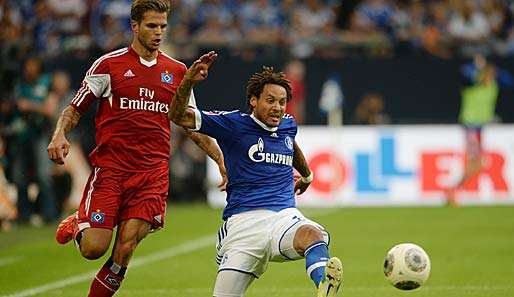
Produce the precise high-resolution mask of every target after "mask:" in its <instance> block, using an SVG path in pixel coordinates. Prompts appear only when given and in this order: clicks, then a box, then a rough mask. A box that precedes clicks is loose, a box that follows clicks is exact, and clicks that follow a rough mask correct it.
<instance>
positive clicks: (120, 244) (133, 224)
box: [88, 219, 151, 297]
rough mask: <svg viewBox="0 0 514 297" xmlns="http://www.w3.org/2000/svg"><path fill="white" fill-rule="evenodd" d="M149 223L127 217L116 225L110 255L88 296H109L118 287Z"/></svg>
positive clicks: (145, 233)
mask: <svg viewBox="0 0 514 297" xmlns="http://www.w3.org/2000/svg"><path fill="white" fill-rule="evenodd" d="M150 227H151V225H150V223H148V222H146V221H144V220H140V219H128V220H125V221H122V222H120V223H119V225H118V230H117V232H116V240H115V241H114V248H113V252H112V255H111V257H110V258H109V260H107V262H106V263H105V264H104V266H103V267H102V268H101V269H100V271H99V272H98V273H97V274H96V277H95V279H94V280H93V282H92V283H91V287H90V288H89V295H88V296H89V297H109V296H112V295H114V293H115V292H116V291H117V290H118V289H119V288H120V286H121V283H122V281H123V279H124V278H125V272H126V271H127V266H128V264H129V262H130V259H131V258H132V254H133V253H134V251H135V249H136V247H137V245H138V243H139V242H140V241H141V240H142V239H143V238H145V236H146V235H148V233H149V232H150Z"/></svg>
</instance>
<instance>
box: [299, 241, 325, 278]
mask: <svg viewBox="0 0 514 297" xmlns="http://www.w3.org/2000/svg"><path fill="white" fill-rule="evenodd" d="M328 259H329V256H328V247H327V244H326V243H325V242H324V241H316V242H314V243H313V244H311V245H310V246H309V247H308V248H307V249H306V250H305V268H306V269H307V274H308V275H309V276H310V278H311V279H312V281H313V282H314V284H315V285H316V287H317V286H318V285H319V283H320V282H321V280H323V274H324V273H325V266H326V265H327V261H328Z"/></svg>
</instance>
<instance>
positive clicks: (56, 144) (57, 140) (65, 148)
mask: <svg viewBox="0 0 514 297" xmlns="http://www.w3.org/2000/svg"><path fill="white" fill-rule="evenodd" d="M80 117H81V114H80V113H79V112H78V111H77V110H75V108H73V107H71V106H68V107H66V108H65V109H64V110H63V111H62V113H61V116H60V117H59V120H57V125H56V127H55V131H54V133H53V136H52V140H51V141H50V144H49V145H48V148H47V151H48V157H49V158H50V160H52V161H54V162H55V163H57V164H59V165H62V164H64V158H66V156H67V155H68V153H69V150H70V143H69V142H68V140H67V139H66V133H68V132H70V131H71V130H72V129H73V128H75V126H77V124H78V122H79V120H80Z"/></svg>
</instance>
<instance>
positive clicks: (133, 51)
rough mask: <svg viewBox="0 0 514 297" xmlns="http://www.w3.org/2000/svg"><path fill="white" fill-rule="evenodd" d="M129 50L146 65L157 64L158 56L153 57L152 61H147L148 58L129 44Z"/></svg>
mask: <svg viewBox="0 0 514 297" xmlns="http://www.w3.org/2000/svg"><path fill="white" fill-rule="evenodd" d="M129 52H131V53H132V54H133V55H135V56H136V57H138V58H139V62H140V63H141V64H143V65H145V66H146V67H152V66H153V65H155V64H157V58H155V59H153V60H152V61H147V60H145V59H143V58H142V57H141V56H140V55H138V53H137V52H136V51H135V50H134V49H133V48H132V47H131V46H129ZM158 53H159V52H158Z"/></svg>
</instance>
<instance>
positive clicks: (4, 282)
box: [0, 205, 514, 297]
mask: <svg viewBox="0 0 514 297" xmlns="http://www.w3.org/2000/svg"><path fill="white" fill-rule="evenodd" d="M303 212H304V214H305V215H307V216H309V217H310V218H312V219H314V220H315V221H317V222H319V223H321V224H323V225H324V226H326V227H327V228H328V229H329V231H330V232H331V236H332V242H331V246H330V248H331V254H332V255H337V256H339V257H340V258H341V260H342V261H343V265H344V277H343V282H344V283H343V289H342V292H341V294H340V296H346V297H375V296H376V297H378V296H380V297H384V296H385V297H396V296H398V297H406V296H412V297H467V296H469V297H471V296H474V297H508V296H514V208H513V207H463V208H457V209H453V208H343V209H304V210H303ZM220 222H221V220H220V210H213V209H210V208H208V207H207V206H203V205H180V206H177V205H172V206H170V207H169V209H168V214H167V225H166V228H165V229H164V230H161V231H159V232H157V233H155V234H151V235H149V236H148V237H147V238H146V239H145V240H144V241H143V242H142V244H141V245H140V246H139V248H138V250H137V251H136V253H135V255H134V258H133V262H132V266H131V267H129V270H128V273H127V278H126V279H125V282H124V284H123V286H122V288H121V289H120V291H119V292H118V294H117V295H116V296H128V297H136V296H137V297H142V296H143V297H144V296H152V297H155V296H157V297H158V296H177V297H196V296H204V297H208V296H212V295H211V292H212V286H213V282H214V278H215V275H216V265H215V262H214V245H215V234H216V231H217V229H218V227H219V225H220ZM54 230H55V227H54V226H52V227H46V228H42V229H34V228H19V229H17V230H16V231H14V232H11V233H3V234H0V297H6V296H9V297H23V296H66V297H74V296H86V293H87V289H88V287H89V283H90V280H91V277H92V275H93V274H94V272H95V271H96V270H97V269H98V268H99V267H100V266H101V265H102V264H103V263H104V261H105V258H104V259H101V260H97V261H87V260H85V259H83V258H81V257H80V256H79V254H78V252H77V251H76V249H75V247H74V246H73V245H72V244H68V245H66V246H60V245H58V244H57V243H56V242H55V240H54V238H53V235H54ZM400 242H413V243H416V244H419V245H421V246H422V247H423V248H424V249H425V250H426V251H427V253H428V254H429V256H430V257H431V261H432V272H431V275H430V278H429V280H428V282H427V283H426V284H425V285H424V286H422V287H421V288H419V289H417V290H414V291H400V290H398V289H395V288H394V287H392V286H391V285H390V284H389V283H388V282H387V281H386V279H385V278H384V276H383V272H382V264H383V259H384V256H385V253H386V251H387V250H388V249H389V248H391V247H392V246H393V245H395V244H397V243H400ZM304 265H305V264H304V261H303V260H299V261H296V262H290V263H282V264H280V263H272V264H271V265H270V266H269V268H268V271H267V272H266V273H265V274H264V276H263V277H262V278H261V279H258V280H257V281H255V282H254V283H253V284H252V286H251V288H250V290H249V291H248V293H247V294H246V296H248V297H271V296H273V297H275V296H280V297H308V296H310V297H313V296H315V290H314V287H313V285H312V282H311V281H310V279H308V278H307V276H306V273H305V267H304Z"/></svg>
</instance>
